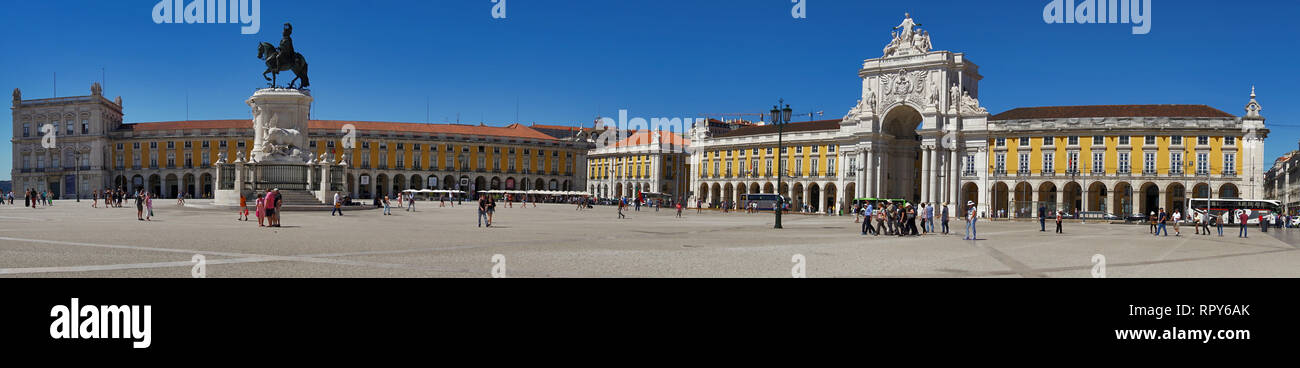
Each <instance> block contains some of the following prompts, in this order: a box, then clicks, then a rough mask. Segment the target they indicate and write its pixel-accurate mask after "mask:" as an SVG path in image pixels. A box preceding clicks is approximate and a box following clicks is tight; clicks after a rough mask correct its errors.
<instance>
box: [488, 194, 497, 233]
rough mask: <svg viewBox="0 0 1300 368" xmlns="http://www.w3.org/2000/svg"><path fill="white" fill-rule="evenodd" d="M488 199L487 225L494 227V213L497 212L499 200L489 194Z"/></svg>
mask: <svg viewBox="0 0 1300 368" xmlns="http://www.w3.org/2000/svg"><path fill="white" fill-rule="evenodd" d="M487 201H488V204H487V226H488V227H492V214H495V213H496V212H497V200H496V198H492V196H490V195H489V196H488V197H487Z"/></svg>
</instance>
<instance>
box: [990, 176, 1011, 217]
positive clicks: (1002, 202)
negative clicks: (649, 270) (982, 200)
mask: <svg viewBox="0 0 1300 368" xmlns="http://www.w3.org/2000/svg"><path fill="white" fill-rule="evenodd" d="M1009 194H1010V189H1009V188H1007V183H997V184H993V203H992V204H993V206H992V209H991V210H992V211H993V214H992V215H993V217H995V218H1006V217H1007V215H1008V212H1009V210H1010V209H1009V208H1008V206H1007V203H1008V202H1007V200H1008V199H1009V198H1008V195H1009Z"/></svg>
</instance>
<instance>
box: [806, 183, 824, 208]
mask: <svg viewBox="0 0 1300 368" xmlns="http://www.w3.org/2000/svg"><path fill="white" fill-rule="evenodd" d="M821 199H822V190H821V186H819V185H817V183H811V184H808V198H806V200H807V201H808V212H813V213H817V212H821V211H822V208H821V205H822V203H821Z"/></svg>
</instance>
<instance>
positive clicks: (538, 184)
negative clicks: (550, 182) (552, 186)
mask: <svg viewBox="0 0 1300 368" xmlns="http://www.w3.org/2000/svg"><path fill="white" fill-rule="evenodd" d="M533 189H534V190H546V180H542V178H537V180H536V181H534V183H533Z"/></svg>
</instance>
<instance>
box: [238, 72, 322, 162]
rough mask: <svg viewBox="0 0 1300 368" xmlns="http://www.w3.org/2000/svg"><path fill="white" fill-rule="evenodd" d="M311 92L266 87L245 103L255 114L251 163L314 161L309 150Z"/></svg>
mask: <svg viewBox="0 0 1300 368" xmlns="http://www.w3.org/2000/svg"><path fill="white" fill-rule="evenodd" d="M311 102H312V97H311V94H310V92H307V91H302V90H296V89H285V88H264V89H260V90H257V92H255V93H253V97H250V98H249V99H248V101H246V103H248V107H250V108H252V112H253V153H252V156H251V157H250V160H249V162H250V163H257V164H303V165H306V164H307V162H308V161H311V159H312V158H313V157H312V156H313V155H312V152H311V150H310V149H309V147H308V144H307V142H308V140H307V118H308V113H309V112H310V111H311Z"/></svg>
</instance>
